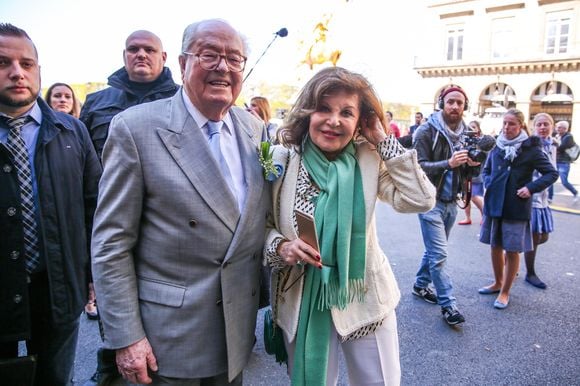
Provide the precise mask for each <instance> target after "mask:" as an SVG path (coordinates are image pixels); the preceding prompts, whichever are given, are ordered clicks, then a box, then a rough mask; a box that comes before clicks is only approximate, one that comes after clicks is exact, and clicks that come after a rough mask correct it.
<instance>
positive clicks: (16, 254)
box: [10, 251, 20, 260]
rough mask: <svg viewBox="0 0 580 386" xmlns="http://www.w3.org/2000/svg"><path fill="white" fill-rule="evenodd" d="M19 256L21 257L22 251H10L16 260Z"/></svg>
mask: <svg viewBox="0 0 580 386" xmlns="http://www.w3.org/2000/svg"><path fill="white" fill-rule="evenodd" d="M19 257H20V252H18V251H12V252H10V258H11V259H12V260H16V259H18V258H19Z"/></svg>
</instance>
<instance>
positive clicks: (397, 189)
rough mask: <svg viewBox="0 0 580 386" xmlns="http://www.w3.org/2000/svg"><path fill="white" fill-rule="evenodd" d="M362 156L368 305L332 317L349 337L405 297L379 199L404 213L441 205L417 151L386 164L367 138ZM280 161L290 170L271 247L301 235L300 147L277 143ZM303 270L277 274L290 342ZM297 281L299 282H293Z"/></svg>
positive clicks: (277, 197)
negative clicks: (380, 224)
mask: <svg viewBox="0 0 580 386" xmlns="http://www.w3.org/2000/svg"><path fill="white" fill-rule="evenodd" d="M356 157H357V159H358V163H359V167H360V170H361V174H362V183H363V190H364V199H365V211H366V234H367V243H366V244H367V256H366V270H365V292H366V294H365V301H364V303H356V302H354V303H350V304H349V305H348V306H347V307H346V308H345V309H344V310H338V309H332V311H331V312H332V320H333V322H334V326H335V328H336V330H337V332H338V333H339V334H340V335H341V336H347V335H349V334H351V333H352V332H354V331H356V330H358V329H359V328H361V327H363V326H366V325H369V324H372V323H375V322H378V321H380V320H382V319H384V318H385V317H386V316H387V315H388V314H389V313H390V312H392V311H394V309H395V307H396V306H397V304H398V302H399V299H400V297H401V294H400V292H399V288H398V286H397V282H396V280H395V276H394V275H393V271H392V270H391V266H390V264H389V261H388V259H387V257H386V256H385V254H384V253H383V251H382V250H381V248H380V246H379V242H378V239H377V234H376V225H375V203H376V200H377V198H379V199H380V200H381V201H385V202H387V203H389V204H391V205H392V206H393V208H394V209H395V210H396V211H398V212H402V213H417V212H426V211H428V210H430V209H431V208H432V207H433V206H434V205H435V188H434V187H433V185H432V184H431V183H430V182H429V180H428V179H427V177H426V176H425V174H424V173H423V170H422V169H421V167H420V166H419V163H418V162H417V153H416V152H415V150H410V151H407V152H406V153H405V154H403V155H401V156H399V157H395V158H392V159H390V160H388V161H387V162H383V161H382V160H381V158H380V156H379V154H378V153H377V151H376V150H375V149H374V147H372V146H371V145H370V144H369V143H368V142H362V143H357V145H356ZM274 159H275V162H279V163H280V164H282V165H284V167H285V170H284V173H283V175H282V177H280V178H278V179H277V180H276V181H275V182H274V183H273V186H272V189H273V190H272V202H273V217H274V219H273V221H274V223H273V224H272V223H271V222H270V225H269V229H268V232H267V240H266V246H269V245H271V243H272V242H274V240H275V239H276V238H277V237H284V238H286V239H288V240H293V239H296V238H297V237H298V235H297V233H296V230H295V228H294V224H293V217H292V212H293V210H294V202H295V196H296V182H297V176H298V171H299V168H300V162H301V159H302V157H301V155H300V154H298V153H297V152H296V151H294V150H288V149H285V148H283V147H279V146H277V147H275V149H274ZM303 269H304V268H303V267H300V266H288V267H287V268H285V269H282V270H275V271H274V272H273V273H272V285H271V288H272V297H271V299H272V304H273V307H275V313H276V322H277V323H278V325H279V326H280V327H281V328H282V329H283V330H284V332H285V334H286V338H287V339H288V341H293V340H294V338H295V336H296V330H297V328H298V316H299V311H300V302H301V300H302V289H303V285H304V276H301V277H300V278H299V276H300V274H301V273H302V270H303ZM295 280H297V281H296V282H295ZM294 282H295V283H294ZM292 283H294V284H293V285H291V286H290V284H292ZM287 287H290V288H289V289H287ZM283 289H287V290H286V291H283Z"/></svg>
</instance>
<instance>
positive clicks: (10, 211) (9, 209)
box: [6, 206, 16, 217]
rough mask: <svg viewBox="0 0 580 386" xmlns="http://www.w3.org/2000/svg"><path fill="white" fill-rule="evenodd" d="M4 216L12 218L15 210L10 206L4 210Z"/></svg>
mask: <svg viewBox="0 0 580 386" xmlns="http://www.w3.org/2000/svg"><path fill="white" fill-rule="evenodd" d="M6 214H7V215H8V216H10V217H12V216H14V215H15V214H16V208H14V207H12V206H11V207H10V208H8V209H7V210H6Z"/></svg>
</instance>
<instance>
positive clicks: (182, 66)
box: [178, 54, 186, 79]
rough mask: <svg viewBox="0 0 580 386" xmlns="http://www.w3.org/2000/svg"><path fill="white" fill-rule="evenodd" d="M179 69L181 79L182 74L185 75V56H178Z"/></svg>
mask: <svg viewBox="0 0 580 386" xmlns="http://www.w3.org/2000/svg"><path fill="white" fill-rule="evenodd" d="M178 59H179V69H180V70H181V78H182V79H183V74H185V62H186V58H185V55H183V54H181V55H179V58H178Z"/></svg>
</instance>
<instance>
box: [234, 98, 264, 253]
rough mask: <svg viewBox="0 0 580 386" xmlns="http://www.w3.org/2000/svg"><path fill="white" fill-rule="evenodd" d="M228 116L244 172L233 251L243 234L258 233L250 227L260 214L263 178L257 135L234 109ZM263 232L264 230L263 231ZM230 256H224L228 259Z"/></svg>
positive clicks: (242, 238)
mask: <svg viewBox="0 0 580 386" xmlns="http://www.w3.org/2000/svg"><path fill="white" fill-rule="evenodd" d="M230 115H231V117H232V121H233V123H234V130H235V133H236V135H237V139H238V148H239V151H240V159H241V162H242V168H243V170H244V178H245V185H246V189H247V191H246V201H245V204H244V209H243V211H242V215H241V218H240V222H239V224H238V231H237V232H236V235H235V236H234V239H233V240H232V243H231V245H230V251H233V250H235V248H236V245H237V244H238V243H239V242H240V241H242V240H244V237H245V232H247V231H251V232H260V231H262V230H256V229H255V227H253V226H251V225H252V223H253V221H254V219H255V216H256V213H261V211H260V210H259V208H260V207H261V206H263V205H264V203H263V202H261V201H260V198H261V197H262V191H263V189H264V183H265V181H264V177H263V175H262V166H261V165H260V163H259V162H258V144H259V141H260V138H259V137H258V136H257V133H254V132H253V131H252V128H253V127H252V126H251V125H249V124H248V123H247V122H246V121H244V120H243V119H242V118H241V117H239V116H238V114H237V111H236V108H232V109H231V110H230ZM264 231H265V230H264ZM229 256H230V254H229V253H228V254H227V255H226V259H228V258H229Z"/></svg>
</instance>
